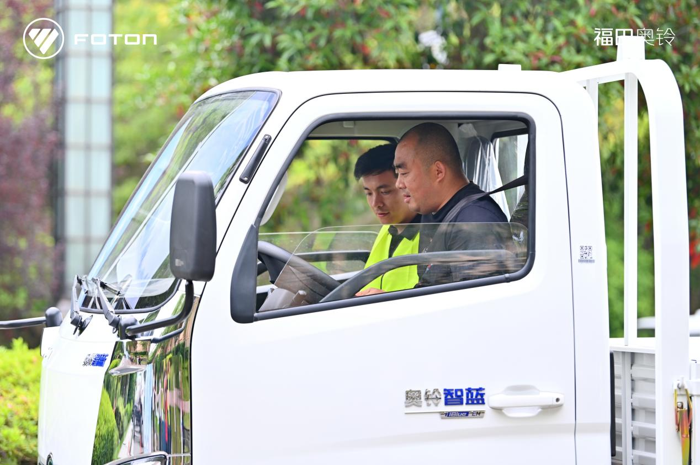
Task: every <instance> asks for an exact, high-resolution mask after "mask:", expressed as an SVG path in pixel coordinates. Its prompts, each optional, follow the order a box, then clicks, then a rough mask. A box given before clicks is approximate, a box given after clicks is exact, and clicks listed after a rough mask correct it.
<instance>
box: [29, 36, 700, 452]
mask: <svg viewBox="0 0 700 465" xmlns="http://www.w3.org/2000/svg"><path fill="white" fill-rule="evenodd" d="M621 39H622V38H621ZM623 44H624V45H625V47H624V48H621V49H620V55H621V56H620V57H619V59H618V61H617V62H615V63H610V64H605V65H600V66H596V67H592V68H585V69H581V70H574V71H569V72H566V73H550V72H541V71H527V72H526V71H519V70H513V69H512V68H509V67H504V68H503V69H502V70H499V71H423V70H415V71H409V70H406V71H403V70H402V71H329V72H299V73H264V74H259V75H252V76H245V77H242V78H237V79H234V80H232V81H229V82H227V83H224V84H221V85H219V86H217V87H215V88H214V89H212V90H210V91H209V92H207V93H206V94H205V95H203V96H202V97H201V98H200V99H199V100H198V102H203V101H206V100H207V99H210V98H215V97H216V96H223V95H227V94H229V93H236V92H242V91H248V90H263V91H265V90H270V89H272V91H271V92H273V93H274V94H275V95H276V96H277V100H276V101H275V103H274V104H273V105H272V108H273V109H272V110H270V112H269V116H267V117H266V118H264V122H263V123H262V125H261V127H260V129H259V130H258V131H257V132H256V133H255V138H254V140H252V143H250V145H249V147H250V148H249V150H247V151H246V152H245V154H244V156H243V157H244V158H242V159H241V161H240V163H239V164H238V165H237V169H236V170H234V171H233V172H232V173H231V175H230V178H229V179H231V180H230V182H229V184H228V186H227V187H226V188H225V189H224V190H222V191H221V194H220V196H219V198H218V205H217V208H216V223H217V229H216V231H217V244H218V245H217V255H216V272H215V273H214V275H213V277H212V279H211V280H210V281H208V282H207V283H206V284H205V283H203V282H195V283H194V302H193V310H192V313H191V315H190V316H189V318H188V319H186V320H184V321H183V322H181V323H179V324H178V325H173V326H169V327H167V328H161V329H156V330H154V331H152V332H149V333H147V334H141V335H139V336H138V337H131V338H129V337H122V338H120V337H119V335H118V334H114V332H113V330H112V327H111V326H109V324H108V322H107V320H106V319H105V318H103V317H102V315H101V314H99V313H102V312H101V311H97V312H93V313H98V314H96V315H94V317H93V318H92V320H91V321H90V322H89V324H87V325H86V326H85V327H84V328H83V329H81V330H80V331H78V330H77V328H76V327H75V326H73V325H71V322H70V321H69V320H70V319H69V318H66V319H65V320H64V321H63V323H62V324H61V326H60V327H55V328H47V329H45V334H44V340H43V342H42V355H43V357H44V360H43V368H42V386H41V405H40V420H39V463H40V464H47V463H52V464H57V465H62V464H71V465H80V464H89V463H93V464H94V463H105V462H107V461H114V463H115V464H116V463H120V464H121V463H124V464H126V463H133V464H136V463H139V464H143V463H153V464H155V463H168V464H192V463H196V464H211V463H221V462H236V463H260V464H263V463H264V464H277V463H285V464H326V463H339V464H340V463H347V464H351V463H352V464H354V463H358V462H365V463H402V464H419V463H420V464H422V463H434V462H436V461H448V462H461V461H470V462H474V463H480V464H491V463H493V464H497V463H498V464H501V463H527V464H529V463H533V464H534V463H537V464H552V465H554V464H556V465H563V464H572V465H573V464H578V465H599V464H603V463H610V462H611V461H612V462H613V463H624V464H626V465H631V464H647V463H655V464H669V465H670V464H677V463H682V462H681V460H682V451H681V447H682V446H681V440H680V438H679V433H678V432H677V431H676V423H675V415H676V404H675V403H674V402H675V401H674V390H675V389H676V388H678V387H680V388H681V389H680V392H681V394H684V393H685V388H688V389H690V393H691V395H695V394H700V388H698V387H697V386H696V384H697V381H694V379H695V378H696V376H695V363H694V362H691V359H692V358H695V357H697V356H700V347H698V348H697V349H698V350H693V352H692V354H693V357H691V351H690V345H689V344H690V343H689V338H688V337H687V335H688V306H689V304H688V298H689V297H688V294H689V277H688V275H689V270H688V257H687V254H688V218H687V201H686V195H687V194H686V184H685V158H684V155H685V154H684V143H683V121H682V117H683V114H682V106H681V100H680V94H679V90H678V87H677V84H676V82H675V79H674V77H673V74H672V73H671V71H670V69H669V68H668V66H667V65H666V64H665V63H663V62H659V61H647V60H644V57H643V48H641V50H642V53H640V47H643V41H642V40H641V39H639V40H630V41H629V43H627V42H623ZM619 79H623V80H625V84H626V86H625V88H626V94H625V97H626V98H625V106H626V121H627V120H628V119H629V120H630V121H634V123H633V124H629V125H627V124H626V133H625V138H626V145H625V163H626V166H625V173H626V196H625V198H626V204H625V206H626V208H625V212H626V216H625V228H626V247H629V248H628V249H627V250H630V251H635V252H631V253H630V254H626V255H625V259H626V267H627V268H626V301H625V303H626V309H627V310H626V330H625V331H626V333H625V338H624V339H622V340H611V339H609V336H608V334H609V330H608V295H607V263H606V242H605V228H604V217H603V191H602V183H601V165H600V158H599V149H598V126H597V122H598V116H597V89H598V85H599V84H603V83H605V82H611V81H615V80H619ZM637 80H638V81H639V83H640V84H641V86H642V89H643V91H644V93H645V95H646V100H647V103H648V107H649V121H650V123H649V124H650V134H651V164H652V184H653V207H654V244H655V283H656V284H655V295H656V320H657V324H656V337H655V338H650V339H641V338H637V336H636V329H634V325H635V324H636V301H635V298H636V297H635V296H636V233H633V232H634V231H636V226H637V225H636V187H634V186H636V182H637V179H636V172H637V170H636V158H637V153H636V140H637V134H636V116H637V109H636V101H637V99H636V88H637ZM195 105H197V103H195ZM495 116H498V118H500V119H498V121H502V120H506V119H508V118H510V117H513V118H521V119H522V120H527V121H528V127H529V131H530V132H529V137H530V138H529V142H530V144H532V145H533V147H532V150H533V152H532V153H534V154H536V156H535V158H534V162H533V165H532V166H533V167H534V173H533V172H531V173H530V176H531V178H530V184H529V189H530V195H531V198H530V202H531V205H536V208H534V206H531V212H530V215H531V216H530V218H531V222H530V231H529V234H530V239H529V240H531V241H532V242H530V244H531V247H530V248H529V249H528V251H529V254H530V255H529V258H528V262H527V265H525V267H524V268H523V269H522V270H521V272H520V274H518V275H517V276H516V275H514V276H516V278H514V279H508V278H506V279H505V281H503V282H494V283H491V284H488V285H482V286H478V285H475V286H468V287H462V288H459V287H458V286H453V287H450V288H444V290H441V289H443V288H441V287H440V286H438V287H436V288H435V290H434V291H430V292H424V293H422V294H420V293H415V294H409V293H408V292H409V291H402V292H406V293H407V294H405V295H406V297H403V298H401V297H397V298H384V297H378V298H363V299H366V300H362V299H349V300H343V301H340V303H339V304H337V305H335V306H334V307H333V308H330V307H329V308H328V309H326V307H322V305H323V304H316V307H314V306H312V305H310V306H308V307H299V310H294V309H292V311H286V310H272V311H270V312H258V313H255V315H253V319H254V321H252V322H250V323H241V322H237V321H234V318H232V312H233V310H232V309H233V307H234V306H235V305H234V304H232V302H233V301H234V300H233V299H234V297H232V296H234V294H235V292H236V291H237V289H236V287H237V286H240V287H244V284H243V281H237V279H238V278H236V276H239V275H238V274H237V273H238V271H237V263H238V264H239V266H240V263H239V262H241V261H242V260H244V256H245V255H246V251H247V250H249V249H250V248H251V244H252V248H253V249H255V242H253V243H251V242H250V240H251V237H253V236H251V234H252V233H251V231H254V232H255V234H254V238H257V226H259V225H260V218H261V217H262V216H263V213H264V212H265V210H266V209H267V208H268V203H271V204H272V207H270V208H271V209H272V210H274V201H272V202H271V198H273V193H274V191H275V189H276V187H277V186H278V184H279V183H280V182H281V178H282V175H283V174H284V173H285V171H286V169H287V167H288V166H289V164H290V162H291V160H292V157H293V156H294V154H295V152H296V150H297V149H298V147H299V145H300V144H301V143H302V142H303V141H304V140H305V139H306V138H307V137H308V135H309V134H310V133H311V134H316V135H323V136H333V137H337V138H341V137H366V138H369V137H395V138H399V137H401V135H402V134H403V133H404V132H405V131H406V130H408V129H409V128H410V127H411V126H412V125H413V124H415V123H416V122H420V121H439V122H442V123H443V124H445V125H446V126H447V127H448V128H450V129H451V130H452V128H451V126H450V122H451V121H457V120H459V121H462V120H464V121H467V120H469V121H471V120H478V119H479V118H484V120H485V121H487V120H488V118H492V117H495ZM386 120H390V121H392V123H391V124H388V123H387V124H380V125H375V126H373V125H371V124H363V123H362V122H363V121H365V122H366V121H386ZM328 121H340V122H348V123H347V124H340V123H339V124H337V125H335V126H333V125H326V126H324V127H323V129H318V128H319V127H320V126H319V125H321V124H322V123H325V122H328ZM484 127H485V126H484ZM313 131H316V132H315V133H314V132H313ZM324 131H325V132H324ZM176 132H177V130H176ZM266 136H270V137H269V138H268V139H267V140H268V141H270V144H269V148H267V151H266V152H264V158H262V159H261V160H260V162H259V166H258V167H257V169H256V170H255V171H254V176H252V179H251V178H248V179H247V181H246V182H244V181H242V180H240V179H239V177H240V176H241V171H242V170H244V169H245V168H246V167H247V166H249V165H250V163H251V162H253V161H254V160H253V159H254V157H256V155H257V153H256V148H257V147H259V146H260V145H261V144H263V143H267V142H265V140H264V138H265V137H266ZM533 136H534V137H533ZM171 137H178V135H177V134H175V133H174V136H171ZM528 150H529V149H528ZM157 163H158V161H156V162H154V165H157ZM154 169H157V167H156V168H152V170H154ZM535 174H536V177H535ZM146 176H148V174H147V175H146ZM535 179H536V182H535ZM144 182H146V181H144ZM173 183H174V180H173ZM171 187H172V186H171ZM144 189H145V188H144ZM138 196H139V194H138V193H137V194H135V197H134V198H132V200H131V203H132V204H135V203H136V202H137V201H138ZM128 209H129V207H128V206H127V208H126V210H128ZM143 213H144V214H146V213H148V212H143ZM127 214H128V213H127ZM151 214H152V215H154V216H155V215H156V214H155V213H148V215H151ZM161 223H162V222H161ZM161 223H158V224H159V226H158V227H160V228H162V229H165V230H166V231H167V227H168V225H167V222H165V223H162V224H161ZM251 225H255V226H256V227H254V228H251ZM118 230H119V226H117V227H115V231H116V232H118ZM115 231H113V235H115V234H116V232H115ZM535 233H536V234H535ZM166 237H167V234H166ZM118 240H119V237H118V236H117V237H116V238H114V239H110V241H113V242H114V241H118ZM110 241H108V245H106V246H105V248H106V249H107V248H108V247H109V244H110ZM150 247H153V248H157V247H158V245H157V244H155V243H154V244H151V246H150ZM583 247H585V248H586V249H585V250H586V256H585V257H584V256H583V255H582V248H583ZM106 249H105V250H106ZM147 250H151V249H147ZM253 252H254V250H253ZM125 256H126V255H125ZM99 260H100V259H99V258H98V261H99ZM124 260H126V259H124ZM138 260H139V259H137V261H138ZM447 286H449V285H447ZM628 286H629V288H628ZM184 287H185V286H184V283H183V284H182V285H179V284H177V283H176V285H175V288H174V291H173V292H174V295H173V296H172V297H171V298H170V299H169V300H167V302H165V303H164V304H163V305H162V306H160V307H159V308H158V309H157V310H154V311H152V312H144V313H138V312H137V313H135V315H134V316H135V317H136V319H137V320H139V321H142V320H144V319H147V320H148V321H152V320H159V319H162V318H165V317H167V316H170V315H174V314H177V312H179V311H181V310H182V308H183V305H185V304H184V303H183V301H184V295H185V291H184ZM431 289H432V288H431ZM78 292H79V291H78ZM258 292H260V291H259V290H258ZM397 295H404V294H401V292H399V293H397ZM81 298H83V293H80V295H79V296H78V298H76V301H77V300H79V299H81ZM86 300H87V299H86ZM86 300H85V301H83V304H81V305H83V306H86V305H87V306H88V307H89V305H88V304H87V303H86ZM365 302H367V303H365ZM234 303H235V302H234ZM77 305H78V304H77V303H76V302H74V308H73V309H72V310H75V311H76V312H77V313H79V314H82V315H83V317H85V318H87V316H88V313H90V312H86V311H79V310H78V309H77ZM316 308H317V309H318V310H314V309H316ZM285 312H286V313H285ZM282 316H284V317H282ZM180 328H182V331H181V332H179V333H178V334H176V335H174V336H173V337H169V338H168V339H167V340H164V341H161V342H157V341H154V340H153V338H154V337H155V338H158V337H162V336H164V335H166V334H168V333H170V332H172V331H173V330H178V329H180ZM693 347H694V346H693ZM611 351H612V352H614V356H615V380H614V381H615V390H614V393H611V391H610V386H611V377H610V353H611ZM105 354H106V355H105ZM100 357H102V358H100ZM105 357H106V359H105ZM103 359H104V360H103ZM453 388H454V389H464V390H465V391H466V390H468V389H472V388H473V389H476V388H483V391H482V392H484V393H485V397H484V401H485V402H484V403H483V404H480V403H478V402H477V403H476V404H474V405H471V406H466V405H465V406H462V407H450V406H449V405H447V404H446V403H447V401H446V399H443V398H441V399H440V400H439V402H433V403H431V402H430V401H429V397H428V394H429V393H432V392H433V391H434V390H437V391H438V392H439V393H440V394H443V397H446V394H445V390H446V389H453ZM408 391H420V394H419V396H418V401H420V406H419V405H417V404H416V403H413V404H411V403H410V402H408V400H409V393H408ZM423 393H425V396H424V395H423ZM611 394H614V399H615V405H614V407H615V408H616V412H617V416H618V418H617V420H615V425H613V426H616V429H617V435H616V436H617V441H616V445H615V446H614V447H615V451H613V450H611V447H612V446H611ZM679 400H680V401H682V402H683V401H685V396H683V395H681V397H679ZM414 401H416V399H414ZM416 402H417V401H416ZM445 412H447V414H445ZM464 412H468V413H464ZM451 414H452V415H454V417H452V418H451V417H450V415H451ZM105 438H108V439H105ZM115 440H116V441H117V442H118V446H117V447H112V445H111V444H113V443H114V441H115ZM692 441H693V444H696V443H697V442H696V439H695V437H693V438H692ZM105 444H107V446H105ZM692 450H693V453H694V454H695V453H696V452H695V451H696V450H697V447H693V449H692ZM613 453H614V456H613ZM105 457H106V458H105ZM149 457H150V458H149ZM110 463H111V462H110ZM698 463H700V461H698Z"/></svg>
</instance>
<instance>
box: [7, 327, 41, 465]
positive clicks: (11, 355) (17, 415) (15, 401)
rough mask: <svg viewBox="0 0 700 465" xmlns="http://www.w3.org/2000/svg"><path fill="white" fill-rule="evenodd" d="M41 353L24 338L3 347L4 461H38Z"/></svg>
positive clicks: (11, 463)
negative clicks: (9, 346) (10, 345)
mask: <svg viewBox="0 0 700 465" xmlns="http://www.w3.org/2000/svg"><path fill="white" fill-rule="evenodd" d="M40 381H41V355H40V354H39V349H29V348H28V347H27V344H26V343H25V342H24V341H23V340H22V339H15V340H14V341H12V348H11V349H8V348H6V347H0V463H1V464H3V465H13V464H25V463H26V464H28V463H36V457H37V417H38V413H39V412H38V410H39V385H40Z"/></svg>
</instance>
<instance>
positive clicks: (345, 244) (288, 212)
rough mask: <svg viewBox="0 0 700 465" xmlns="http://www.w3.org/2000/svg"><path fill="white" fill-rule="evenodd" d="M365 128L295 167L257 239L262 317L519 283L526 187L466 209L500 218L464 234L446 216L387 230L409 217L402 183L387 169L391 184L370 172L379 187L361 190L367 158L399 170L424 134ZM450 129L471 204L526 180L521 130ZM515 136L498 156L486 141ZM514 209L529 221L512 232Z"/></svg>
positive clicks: (499, 146)
mask: <svg viewBox="0 0 700 465" xmlns="http://www.w3.org/2000/svg"><path fill="white" fill-rule="evenodd" d="M362 123H363V124H362V125H358V126H355V125H341V124H338V123H329V124H328V125H326V127H324V126H321V127H319V128H317V129H316V130H315V131H314V132H312V133H311V136H310V137H309V139H307V140H306V141H305V142H304V143H303V144H302V145H301V148H300V149H299V150H298V152H297V154H296V156H295V158H294V159H293V160H292V163H291V164H290V166H289V168H288V170H287V172H286V175H287V185H286V189H285V192H284V195H283V196H282V198H281V200H280V202H279V205H278V206H277V208H276V210H275V211H274V213H272V215H271V217H270V220H269V221H268V222H267V223H266V224H264V225H262V226H261V228H260V235H259V241H261V242H259V250H258V257H259V263H258V272H259V273H258V288H257V294H258V298H257V302H258V312H270V311H274V310H279V309H288V308H291V307H304V306H310V305H315V304H324V303H330V302H337V301H347V300H349V299H352V300H354V301H356V300H358V299H362V298H363V296H365V295H375V294H380V293H381V294H387V296H388V298H389V297H393V298H399V297H400V296H401V295H402V294H403V295H404V296H405V297H409V296H410V295H411V293H412V291H415V290H418V289H426V288H430V289H434V290H435V291H436V292H437V291H439V290H440V289H441V287H440V285H450V287H449V289H452V288H453V286H454V285H455V284H457V285H459V284H464V285H465V287H466V286H467V285H471V286H473V285H479V284H483V285H485V284H491V283H495V282H500V281H503V279H504V277H505V276H506V275H508V276H509V278H508V279H512V277H511V276H512V275H514V274H516V273H518V272H520V271H521V270H523V269H524V268H525V265H526V263H527V262H528V259H529V258H530V254H529V253H528V250H529V247H528V244H529V234H528V232H529V227H531V226H532V225H530V224H529V215H528V213H527V208H525V210H524V215H523V209H522V208H521V206H520V205H519V200H520V199H521V197H522V192H523V189H522V186H519V187H514V188H512V189H507V190H505V191H501V192H497V193H494V194H491V195H490V197H491V199H488V197H487V195H488V194H483V195H480V197H479V198H477V199H474V200H471V201H470V202H478V201H482V202H487V203H488V206H487V208H489V209H491V210H492V211H493V212H494V213H493V215H496V212H497V214H498V215H500V216H494V217H493V218H496V219H495V220H489V218H492V217H488V216H485V217H483V219H481V220H477V222H473V221H472V222H464V221H460V220H459V218H458V217H447V216H445V215H443V217H442V218H441V219H440V220H439V221H434V222H428V221H426V219H425V218H423V219H422V220H421V218H420V216H417V217H415V218H414V217H413V215H415V214H416V213H415V212H413V211H411V214H410V215H408V216H405V217H402V218H404V220H403V221H405V222H402V223H390V222H388V221H387V220H386V217H387V216H386V215H390V214H393V213H394V212H393V210H397V211H398V210H400V209H401V208H403V207H405V205H406V202H404V201H403V198H402V191H401V189H398V188H397V185H396V180H397V176H399V175H400V171H399V172H398V173H397V172H396V170H395V169H394V168H393V166H392V165H390V166H391V170H390V171H389V172H388V174H384V175H382V176H383V177H381V178H380V176H379V175H380V173H385V172H386V167H383V168H381V169H380V168H376V167H375V168H376V169H374V171H372V169H370V171H369V173H371V176H370V175H367V177H366V178H367V179H369V178H370V177H372V176H374V177H372V180H373V182H374V180H375V179H378V181H377V182H374V184H372V183H369V182H366V178H365V177H361V178H360V180H359V181H358V180H357V179H355V176H356V175H357V174H358V172H357V170H356V166H359V165H360V163H358V159H360V157H361V156H363V154H367V156H368V157H370V158H371V157H382V156H384V157H386V156H387V155H386V154H384V155H382V154H381V153H380V152H381V151H382V150H384V149H386V150H391V157H392V160H393V156H394V155H393V154H394V151H395V144H396V142H397V141H398V140H399V139H400V137H401V136H402V135H403V133H404V132H406V131H407V130H408V129H410V128H411V127H413V126H415V125H416V124H419V122H416V121H415V120H412V121H373V122H369V121H363V122H362ZM370 123H371V124H370ZM331 125H333V126H331ZM443 125H444V126H445V127H446V128H447V129H448V130H450V133H451V134H452V135H453V137H454V138H455V142H456V143H457V147H458V148H459V152H460V158H461V165H462V166H461V169H462V172H463V173H464V174H465V175H467V177H471V185H470V186H466V188H465V189H467V188H468V189H467V191H468V192H469V194H470V195H472V196H473V195H474V193H475V192H476V193H479V192H481V191H479V189H477V186H478V187H482V188H483V189H484V191H492V190H496V189H499V188H500V187H502V186H503V185H504V184H506V183H508V182H511V181H514V180H518V179H519V178H521V177H522V176H523V175H524V173H525V167H524V165H525V163H526V155H527V140H528V127H527V125H526V124H525V123H524V122H521V121H513V120H503V121H500V120H496V121H494V120H484V121H474V120H465V121H450V122H444V123H443ZM343 127H348V128H352V130H353V132H354V133H355V134H356V133H357V132H360V131H365V133H366V134H367V138H348V137H343V136H342V132H341V130H342V128H343ZM512 128H515V129H516V130H518V131H519V133H520V134H518V135H514V136H508V137H503V136H502V137H501V138H499V139H496V144H495V146H494V144H493V143H492V142H491V137H492V136H493V135H494V134H497V133H498V132H499V131H501V132H502V131H504V130H512ZM339 132H341V133H340V134H339ZM348 132H349V131H348ZM315 133H323V134H329V133H332V134H335V138H334V137H329V136H326V137H325V138H324V139H323V140H318V139H314V138H313V136H314V134H315ZM380 146H383V147H384V149H382V147H380ZM388 146H391V148H390V149H387V148H386V147H388ZM377 147H379V148H377ZM375 148H377V149H375ZM386 150H385V151H386ZM375 152H376V154H375ZM365 159H367V157H365ZM377 159H378V158H377ZM377 166H378V165H377ZM378 170H379V173H378V172H377V171H378ZM382 170H384V171H382ZM384 178H386V179H384ZM525 182H526V181H525ZM375 188H377V189H376V195H377V196H381V195H382V194H384V193H388V192H389V191H391V192H392V195H394V196H398V197H397V198H399V200H400V203H399V204H397V205H398V206H396V207H391V208H390V207H388V206H384V204H383V203H382V202H384V203H385V204H386V205H391V203H390V202H391V200H389V199H388V197H387V198H386V199H378V200H375V199H374V197H373V196H374V195H375ZM465 192H466V191H465ZM460 195H461V194H460ZM462 197H465V196H464V195H462ZM455 202H456V201H455ZM409 204H410V202H409ZM519 208H520V213H519V214H520V215H521V216H522V217H523V218H524V221H522V222H512V221H510V220H511V217H512V215H513V214H514V213H516V212H517V211H518V210H519ZM438 213H439V212H438ZM409 216H410V218H409ZM438 216H439V215H438V214H435V215H433V216H432V217H431V218H438ZM453 216H454V215H453ZM396 218H398V216H397V217H396ZM498 218H500V219H498ZM404 233H405V234H404ZM444 289H445V290H447V288H444Z"/></svg>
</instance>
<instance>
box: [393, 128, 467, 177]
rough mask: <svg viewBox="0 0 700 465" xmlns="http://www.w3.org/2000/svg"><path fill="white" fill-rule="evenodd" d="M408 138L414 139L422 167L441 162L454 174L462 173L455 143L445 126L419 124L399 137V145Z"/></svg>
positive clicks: (460, 160)
mask: <svg viewBox="0 0 700 465" xmlns="http://www.w3.org/2000/svg"><path fill="white" fill-rule="evenodd" d="M409 138H415V140H416V153H417V154H418V156H419V157H420V159H421V161H422V163H423V166H426V167H427V166H430V165H432V164H433V163H435V162H436V161H441V162H442V163H444V164H445V165H447V166H448V168H451V169H452V170H453V171H455V172H456V173H463V171H462V159H461V158H460V156H459V148H458V147H457V142H455V139H454V137H452V134H450V131H448V130H447V128H445V126H443V125H441V124H437V123H421V124H419V125H417V126H414V127H412V128H411V129H409V130H408V132H406V134H404V135H403V136H402V137H401V140H400V141H399V144H400V143H401V142H403V141H404V140H406V139H409Z"/></svg>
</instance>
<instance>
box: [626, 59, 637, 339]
mask: <svg viewBox="0 0 700 465" xmlns="http://www.w3.org/2000/svg"><path fill="white" fill-rule="evenodd" d="M637 110H638V109H637V78H636V77H635V76H634V75H633V74H629V73H628V74H625V203H624V208H625V304H624V308H625V345H626V346H627V345H629V343H630V342H634V340H635V339H637V219H638V212H637V197H638V194H637V183H638V146H637V144H638V140H639V136H638V134H637V124H638V123H637V121H638V113H637Z"/></svg>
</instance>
